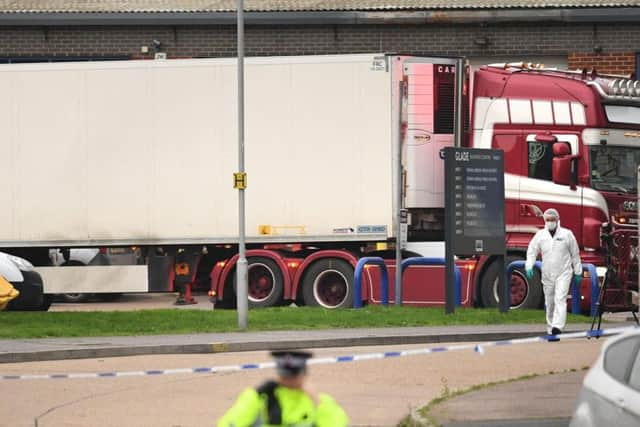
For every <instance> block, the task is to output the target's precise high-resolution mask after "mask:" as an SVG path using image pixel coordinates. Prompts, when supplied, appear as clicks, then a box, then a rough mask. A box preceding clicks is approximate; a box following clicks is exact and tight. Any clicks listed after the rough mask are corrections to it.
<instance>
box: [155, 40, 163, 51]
mask: <svg viewBox="0 0 640 427" xmlns="http://www.w3.org/2000/svg"><path fill="white" fill-rule="evenodd" d="M153 46H154V47H155V48H156V49H160V47H162V42H161V41H160V40H155V39H154V40H153Z"/></svg>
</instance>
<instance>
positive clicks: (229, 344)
mask: <svg viewBox="0 0 640 427" xmlns="http://www.w3.org/2000/svg"><path fill="white" fill-rule="evenodd" d="M164 303H166V300H162V304H164ZM74 305H77V304H69V305H64V304H56V305H55V306H54V307H53V311H59V310H64V309H65V306H66V309H67V310H68V309H73V306H74ZM82 306H83V308H84V307H88V306H86V305H82ZM90 306H91V307H92V309H94V310H95V309H96V305H90ZM61 307H62V308H61ZM109 307H113V304H109ZM164 307H165V308H166V305H164ZM83 308H80V309H83ZM138 308H141V307H138ZM145 308H147V307H145ZM180 308H184V307H180ZM186 308H187V309H188V308H192V309H211V306H210V305H209V304H208V303H206V302H204V301H201V303H200V304H198V305H196V306H187V307H186ZM110 309H112V308H110ZM542 318H543V313H542V312H541V320H542ZM605 320H609V321H608V322H606V323H603V329H608V328H615V327H621V326H631V325H633V322H632V321H631V320H632V319H630V318H629V317H628V316H627V315H626V314H624V313H618V314H616V315H605ZM589 327H590V324H588V323H584V324H569V325H568V326H567V328H566V331H565V332H580V331H585V330H588V329H589ZM543 331H544V324H542V321H541V323H540V324H539V325H491V326H448V327H410V328H371V329H335V330H320V331H304V332H303V333H301V332H300V331H274V332H255V333H254V332H241V333H214V334H193V335H162V336H142V337H98V338H50V339H18V340H6V339H5V340H0V363H9V364H15V363H23V362H34V361H46V360H68V359H91V358H105V357H123V356H138V355H168V354H205V353H230V352H249V351H258V350H273V349H279V348H289V349H291V348H306V349H311V348H316V349H317V348H335V347H350V346H380V345H409V344H411V345H413V344H430V343H460V342H487V341H500V340H508V339H513V338H525V337H536V336H540V335H542V333H543ZM601 340H603V339H601ZM547 345H556V344H555V343H549V344H547ZM534 357H535V356H534ZM585 367H586V366H581V367H580V366H577V367H574V368H575V369H576V370H574V371H571V372H565V373H560V374H555V375H542V376H536V377H535V378H532V379H527V380H522V381H513V382H508V383H504V384H499V385H495V386H489V387H486V388H483V389H481V390H478V391H475V392H470V393H465V394H462V395H460V396H457V397H455V398H451V399H447V400H445V401H444V402H442V403H441V404H438V405H436V406H435V407H433V408H432V410H431V411H430V414H431V416H432V417H433V419H434V420H436V421H437V424H438V425H443V426H446V427H461V426H469V427H471V426H474V427H485V426H506V425H513V426H522V427H524V426H534V425H538V426H545V427H546V426H548V427H551V426H566V425H568V422H569V418H570V416H571V414H572V412H573V405H574V403H575V398H576V395H577V393H578V390H579V388H580V386H581V383H582V379H583V377H584V375H585V374H586V371H585V370H584V369H583V368H585ZM574 368H572V369H574ZM1 371H2V364H0V372H1ZM424 403H425V404H426V403H428V402H424Z"/></svg>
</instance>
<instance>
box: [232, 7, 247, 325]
mask: <svg viewBox="0 0 640 427" xmlns="http://www.w3.org/2000/svg"><path fill="white" fill-rule="evenodd" d="M237 1H238V6H237V17H238V24H237V25H238V173H237V174H236V176H235V184H234V186H235V188H237V189H238V264H237V267H236V268H237V282H236V283H237V289H236V298H237V299H236V303H237V304H236V305H237V307H238V329H241V330H246V329H247V317H248V315H247V312H248V295H247V294H248V291H247V288H248V286H247V276H248V275H247V264H248V263H247V258H246V254H245V212H244V190H245V188H246V185H247V182H246V174H245V172H244V4H243V0H237Z"/></svg>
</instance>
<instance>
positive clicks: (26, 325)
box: [0, 306, 589, 338]
mask: <svg viewBox="0 0 640 427" xmlns="http://www.w3.org/2000/svg"><path fill="white" fill-rule="evenodd" d="M567 321H568V322H574V323H575V322H588V321H589V318H587V317H584V316H578V315H571V314H568V315H567ZM237 323H238V322H237V314H236V311H235V310H212V311H204V310H176V309H161V310H138V311H101V312H97V311H95V312H0V325H2V328H0V338H45V337H80V336H82V337H91V336H117V335H119V336H123V335H160V334H190V333H206V332H235V331H237V330H238V328H237ZM515 323H525V324H527V323H528V324H532V323H538V324H540V331H541V333H542V332H543V331H544V312H543V311H541V310H513V311H510V312H509V313H500V312H498V310H497V309H477V308H473V309H472V308H468V309H460V308H459V309H457V310H456V311H455V313H454V314H449V315H447V314H444V310H443V309H442V308H418V307H382V306H369V307H365V308H362V309H357V310H356V309H345V310H326V309H322V308H317V307H297V308H296V307H275V308H268V309H259V310H250V311H249V317H248V324H249V328H248V329H249V331H266V330H272V331H277V330H309V329H336V328H382V327H402V326H449V325H497V324H515Z"/></svg>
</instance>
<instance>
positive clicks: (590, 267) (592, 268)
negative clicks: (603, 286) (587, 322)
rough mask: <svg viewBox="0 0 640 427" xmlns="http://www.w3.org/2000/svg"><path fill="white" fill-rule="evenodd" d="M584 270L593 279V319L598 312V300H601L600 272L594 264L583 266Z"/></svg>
mask: <svg viewBox="0 0 640 427" xmlns="http://www.w3.org/2000/svg"><path fill="white" fill-rule="evenodd" d="M582 270H587V271H588V272H589V278H590V279H591V316H592V317H593V316H595V314H596V313H597V311H598V298H600V284H599V283H598V272H597V270H596V266H595V265H593V264H582Z"/></svg>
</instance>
